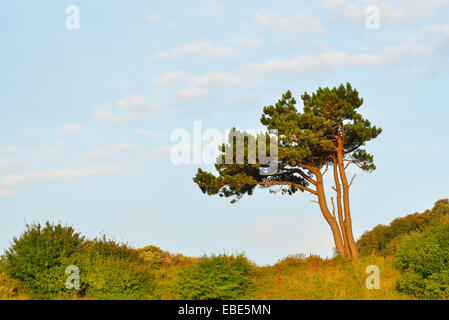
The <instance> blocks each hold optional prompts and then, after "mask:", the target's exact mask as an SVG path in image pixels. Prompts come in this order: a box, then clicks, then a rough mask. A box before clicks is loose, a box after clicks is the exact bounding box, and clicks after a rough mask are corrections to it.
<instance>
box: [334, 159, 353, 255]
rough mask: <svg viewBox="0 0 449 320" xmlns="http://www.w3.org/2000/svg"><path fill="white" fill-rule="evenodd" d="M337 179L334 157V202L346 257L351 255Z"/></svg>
mask: <svg viewBox="0 0 449 320" xmlns="http://www.w3.org/2000/svg"><path fill="white" fill-rule="evenodd" d="M339 180H340V178H339V176H338V169H337V160H336V159H335V158H334V181H335V191H336V192H337V197H336V202H337V212H338V222H339V224H340V230H341V233H342V235H343V244H344V247H345V253H346V255H347V256H348V257H352V254H351V250H350V248H349V241H348V234H347V231H346V225H345V221H344V219H343V208H342V206H341V186H340V182H339Z"/></svg>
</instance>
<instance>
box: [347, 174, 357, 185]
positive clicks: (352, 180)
mask: <svg viewBox="0 0 449 320" xmlns="http://www.w3.org/2000/svg"><path fill="white" fill-rule="evenodd" d="M356 175H357V174H356V173H354V175H353V176H352V179H351V182H350V183H349V185H348V188H349V187H350V186H351V185H352V183H353V182H354V178H355V176H356Z"/></svg>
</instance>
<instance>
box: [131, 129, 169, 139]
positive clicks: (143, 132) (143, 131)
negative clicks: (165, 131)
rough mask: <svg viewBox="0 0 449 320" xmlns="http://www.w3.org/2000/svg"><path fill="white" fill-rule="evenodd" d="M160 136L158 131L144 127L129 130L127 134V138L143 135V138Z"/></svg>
mask: <svg viewBox="0 0 449 320" xmlns="http://www.w3.org/2000/svg"><path fill="white" fill-rule="evenodd" d="M161 136H162V134H161V133H159V132H153V131H149V130H146V129H137V130H134V131H133V132H131V133H130V134H129V135H128V138H135V137H145V138H160V137H161Z"/></svg>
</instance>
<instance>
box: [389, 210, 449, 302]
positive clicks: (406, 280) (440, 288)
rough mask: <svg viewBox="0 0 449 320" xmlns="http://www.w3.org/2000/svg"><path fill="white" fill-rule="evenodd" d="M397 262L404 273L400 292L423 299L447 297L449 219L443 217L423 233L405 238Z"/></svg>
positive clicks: (399, 285)
mask: <svg viewBox="0 0 449 320" xmlns="http://www.w3.org/2000/svg"><path fill="white" fill-rule="evenodd" d="M395 263H396V265H397V266H398V267H399V268H400V269H401V270H402V271H403V274H402V275H401V277H400V278H399V280H398V285H397V287H398V289H399V290H400V291H402V292H405V293H407V294H413V295H415V296H417V297H420V298H427V299H440V298H444V297H445V298H448V297H449V219H448V218H446V217H444V218H443V217H442V218H440V219H439V220H438V221H436V222H435V223H434V224H433V225H431V226H430V227H428V228H427V229H426V230H425V231H424V232H414V233H412V234H410V235H408V236H406V237H404V239H403V240H402V241H401V243H400V245H399V247H398V250H397V252H396V259H395Z"/></svg>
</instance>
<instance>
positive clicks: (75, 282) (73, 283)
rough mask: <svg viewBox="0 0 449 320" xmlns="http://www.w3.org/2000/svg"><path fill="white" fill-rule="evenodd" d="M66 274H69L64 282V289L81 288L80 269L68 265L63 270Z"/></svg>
mask: <svg viewBox="0 0 449 320" xmlns="http://www.w3.org/2000/svg"><path fill="white" fill-rule="evenodd" d="M65 273H66V274H70V276H68V277H67V279H66V280H65V287H66V288H67V289H68V290H73V289H76V290H78V289H79V288H81V281H80V269H79V268H78V267H77V266H75V265H70V266H68V267H67V268H66V269H65Z"/></svg>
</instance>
